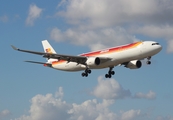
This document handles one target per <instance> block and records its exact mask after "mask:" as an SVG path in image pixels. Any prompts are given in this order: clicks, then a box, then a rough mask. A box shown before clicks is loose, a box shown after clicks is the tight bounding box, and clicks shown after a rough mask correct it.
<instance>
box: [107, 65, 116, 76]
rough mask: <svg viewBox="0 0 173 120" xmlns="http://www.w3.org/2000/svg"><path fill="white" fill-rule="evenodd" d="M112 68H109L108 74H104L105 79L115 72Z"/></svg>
mask: <svg viewBox="0 0 173 120" xmlns="http://www.w3.org/2000/svg"><path fill="white" fill-rule="evenodd" d="M113 68H114V67H110V68H109V71H108V74H105V78H111V77H112V75H114V74H115V72H114V71H113V70H112V69H113Z"/></svg>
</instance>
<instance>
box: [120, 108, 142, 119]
mask: <svg viewBox="0 0 173 120" xmlns="http://www.w3.org/2000/svg"><path fill="white" fill-rule="evenodd" d="M139 116H141V110H129V111H126V112H122V116H121V120H135V119H136V120H138V118H139Z"/></svg>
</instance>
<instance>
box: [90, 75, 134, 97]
mask: <svg viewBox="0 0 173 120" xmlns="http://www.w3.org/2000/svg"><path fill="white" fill-rule="evenodd" d="M92 94H93V95H94V96H96V97H99V98H102V99H123V98H126V97H131V92H130V90H124V89H123V87H122V86H121V85H120V84H119V83H118V82H117V81H116V80H114V79H109V80H104V79H103V77H99V78H98V85H97V86H96V87H95V88H94V90H93V92H92Z"/></svg>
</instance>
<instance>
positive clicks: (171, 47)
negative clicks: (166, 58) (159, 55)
mask: <svg viewBox="0 0 173 120" xmlns="http://www.w3.org/2000/svg"><path fill="white" fill-rule="evenodd" d="M167 52H168V53H172V52H173V39H171V40H169V41H168V48H167Z"/></svg>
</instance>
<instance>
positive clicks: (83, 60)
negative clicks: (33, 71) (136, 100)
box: [11, 45, 111, 65]
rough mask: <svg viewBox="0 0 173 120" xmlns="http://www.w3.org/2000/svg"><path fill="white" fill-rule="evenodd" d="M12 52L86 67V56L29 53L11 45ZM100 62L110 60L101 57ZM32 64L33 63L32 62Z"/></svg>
mask: <svg viewBox="0 0 173 120" xmlns="http://www.w3.org/2000/svg"><path fill="white" fill-rule="evenodd" d="M11 46H12V48H13V49H14V50H17V51H21V52H27V53H32V54H36V55H43V57H45V58H48V59H49V58H54V59H58V60H65V61H67V62H76V63H77V64H84V65H86V61H87V58H88V57H87V56H73V55H64V54H54V53H45V52H36V51H30V50H22V49H19V48H16V47H15V46H13V45H11ZM100 60H101V61H102V63H103V62H106V61H109V60H111V58H104V57H101V58H100ZM32 63H33V62H32Z"/></svg>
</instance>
